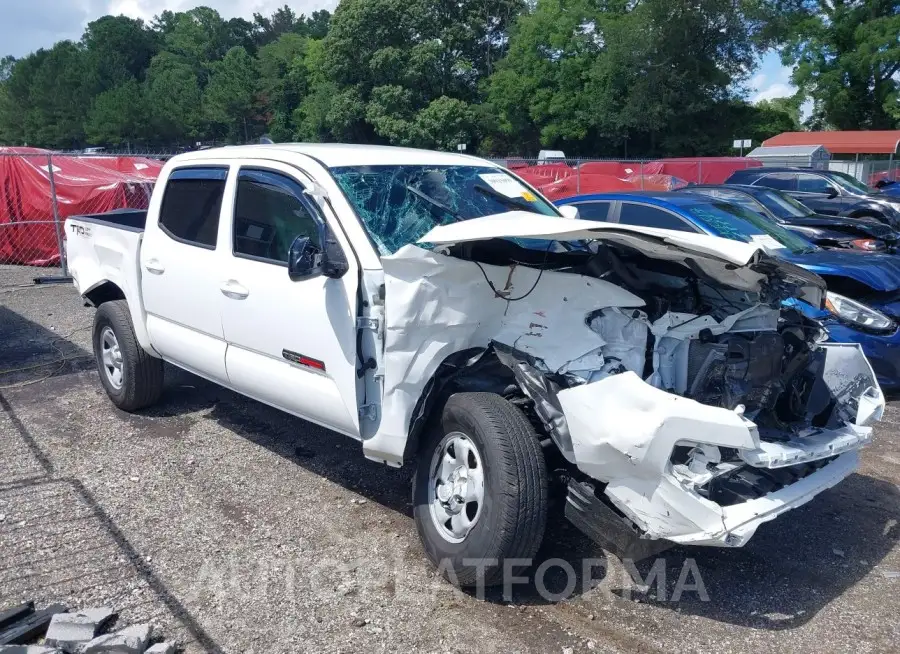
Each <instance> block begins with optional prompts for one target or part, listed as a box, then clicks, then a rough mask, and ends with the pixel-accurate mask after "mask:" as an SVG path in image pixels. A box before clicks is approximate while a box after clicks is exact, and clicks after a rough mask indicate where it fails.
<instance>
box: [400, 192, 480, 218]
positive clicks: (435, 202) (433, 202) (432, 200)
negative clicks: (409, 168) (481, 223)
mask: <svg viewBox="0 0 900 654" xmlns="http://www.w3.org/2000/svg"><path fill="white" fill-rule="evenodd" d="M404 188H405V189H406V190H407V191H409V192H410V193H412V194H413V195H415V196H416V197H417V198H419V199H421V200H424V201H425V202H427V203H428V204H430V205H431V206H432V207H435V208H437V209H440V210H441V211H443V212H444V213H446V214H447V215H449V216H451V217H452V218H453V220H455V221H456V222H460V221H463V220H465V218H463V217H462V216H461V215H460V214H459V213H457V212H456V211H454V210H453V209H451V208H450V207H448V206H447V205H446V204H444V203H443V202H441V201H440V200H437V199H435V198H433V197H431V196H430V195H428V194H427V193H422V191H420V190H419V189H417V188H415V187H414V186H410V185H409V184H407V185H406V186H405V187H404Z"/></svg>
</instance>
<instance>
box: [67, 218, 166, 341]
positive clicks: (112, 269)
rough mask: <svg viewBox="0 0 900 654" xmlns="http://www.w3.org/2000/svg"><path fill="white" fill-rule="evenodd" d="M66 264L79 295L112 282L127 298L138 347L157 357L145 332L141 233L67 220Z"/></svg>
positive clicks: (75, 219)
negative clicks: (139, 345) (140, 262)
mask: <svg viewBox="0 0 900 654" xmlns="http://www.w3.org/2000/svg"><path fill="white" fill-rule="evenodd" d="M66 235H67V237H66V261H67V262H68V265H69V272H70V274H71V275H72V278H73V280H74V283H75V288H77V289H78V290H79V292H80V293H82V294H87V293H90V292H91V291H92V290H94V289H95V288H97V287H99V286H101V285H103V284H105V283H106V282H111V283H113V284H115V285H116V286H117V287H118V288H120V289H122V292H123V293H124V294H125V297H126V298H127V299H128V309H129V311H130V312H131V322H133V323H134V333H135V335H136V336H137V339H138V343H140V344H141V347H142V348H144V349H145V350H147V351H148V352H150V353H151V354H153V355H154V356H158V354H157V353H156V351H155V350H154V348H153V344H152V343H151V342H150V335H149V333H148V332H147V320H146V315H147V314H146V313H145V312H144V304H143V301H142V298H141V271H140V266H139V263H138V259H139V257H140V250H141V241H142V239H143V236H144V235H143V233H141V232H140V231H138V230H129V229H123V228H121V227H118V226H115V225H104V224H99V223H96V222H86V221H84V220H79V219H78V218H77V217H75V218H68V219H67V220H66Z"/></svg>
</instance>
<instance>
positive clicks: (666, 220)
mask: <svg viewBox="0 0 900 654" xmlns="http://www.w3.org/2000/svg"><path fill="white" fill-rule="evenodd" d="M619 222H620V223H622V224H623V225H642V226H644V227H657V228H659V229H674V230H677V231H679V232H695V231H697V230H695V229H693V228H692V227H691V226H690V225H689V224H688V223H687V222H686V221H685V220H683V219H682V218H679V217H678V216H675V215H673V214H671V213H669V212H668V211H664V210H662V209H658V208H656V207H650V206H647V205H644V204H635V203H633V202H623V203H622V209H621V211H620V212H619Z"/></svg>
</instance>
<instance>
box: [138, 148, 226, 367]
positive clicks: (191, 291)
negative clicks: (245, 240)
mask: <svg viewBox="0 0 900 654" xmlns="http://www.w3.org/2000/svg"><path fill="white" fill-rule="evenodd" d="M227 176H228V166H227V165H226V164H223V165H210V164H205V163H204V165H199V166H197V165H195V166H184V167H180V168H176V169H175V170H173V171H172V173H171V174H170V175H169V177H168V178H167V179H166V181H165V188H164V190H163V195H162V198H161V200H159V201H158V202H159V205H156V204H155V203H156V202H157V200H155V199H154V201H153V202H154V204H153V205H151V207H150V211H149V212H148V217H152V216H156V217H157V221H156V222H154V223H152V224H150V223H149V222H148V224H147V226H146V231H145V233H144V240H143V242H142V244H141V251H140V272H141V296H142V299H143V301H144V310H145V311H146V312H147V331H148V333H149V335H150V342H151V343H152V344H153V347H154V348H155V349H156V351H157V352H159V354H161V355H162V356H163V357H164V358H165V359H167V360H168V361H171V362H172V363H175V364H177V365H179V366H181V367H183V368H186V369H188V370H190V371H192V372H195V373H197V374H199V375H202V376H204V377H208V378H210V379H213V380H215V381H218V382H221V383H225V384H227V383H228V376H227V374H226V371H225V339H224V333H223V330H222V319H221V316H220V309H221V303H222V294H221V292H220V291H219V278H220V277H221V272H220V267H221V251H220V250H221V247H222V243H221V242H220V239H219V237H218V232H219V223H220V216H221V214H222V210H223V207H222V198H223V197H224V194H225V186H226V179H227ZM154 197H155V196H154Z"/></svg>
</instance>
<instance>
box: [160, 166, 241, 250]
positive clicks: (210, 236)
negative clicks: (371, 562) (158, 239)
mask: <svg viewBox="0 0 900 654" xmlns="http://www.w3.org/2000/svg"><path fill="white" fill-rule="evenodd" d="M227 175H228V169H227V168H180V169H176V170H174V171H172V174H171V175H169V179H168V180H167V181H166V189H165V193H164V194H163V201H162V207H161V208H160V211H159V226H160V228H161V229H162V230H163V231H164V232H165V233H166V234H168V235H169V236H171V237H172V238H174V239H175V240H177V241H181V242H182V243H186V244H188V245H196V246H199V247H202V248H207V249H210V250H212V249H215V247H216V235H217V233H218V231H219V213H220V212H221V209H222V194H223V193H224V192H225V177H226V176H227Z"/></svg>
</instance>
